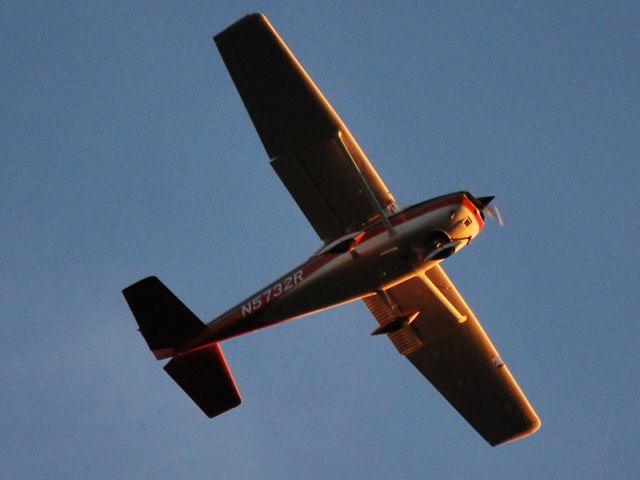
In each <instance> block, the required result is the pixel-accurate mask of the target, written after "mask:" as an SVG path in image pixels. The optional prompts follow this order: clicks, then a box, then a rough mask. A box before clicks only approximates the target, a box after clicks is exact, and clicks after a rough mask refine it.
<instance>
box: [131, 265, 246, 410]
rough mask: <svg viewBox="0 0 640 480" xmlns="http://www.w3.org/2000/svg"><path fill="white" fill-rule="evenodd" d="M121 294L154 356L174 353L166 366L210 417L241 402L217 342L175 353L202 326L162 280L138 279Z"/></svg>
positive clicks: (169, 355)
mask: <svg viewBox="0 0 640 480" xmlns="http://www.w3.org/2000/svg"><path fill="white" fill-rule="evenodd" d="M122 293H123V295H124V298H125V299H126V300H127V303H128V304H129V307H130V308H131V311H132V312H133V316H134V317H135V319H136V321H137V322H138V325H139V327H140V333H142V336H143V337H144V339H145V340H146V342H147V344H148V345H149V348H150V349H151V351H152V352H153V354H154V355H155V356H156V358H157V359H158V360H160V359H163V358H169V357H172V356H173V358H172V359H171V361H170V362H169V363H167V364H166V365H165V366H164V370H165V371H166V372H167V373H168V374H169V375H170V376H171V378H173V380H174V381H175V382H176V383H177V384H178V385H179V386H180V388H182V390H184V392H185V393H186V394H187V395H189V397H191V399H192V400H193V401H194V402H195V403H196V404H197V405H198V406H199V407H200V408H201V409H202V411H203V412H204V413H205V414H206V415H207V416H208V417H210V418H211V417H215V416H216V415H220V414H221V413H224V412H226V411H227V410H230V409H232V408H234V407H237V406H238V405H240V403H241V401H242V400H241V398H240V393H239V392H238V388H237V387H236V384H235V382H234V380H233V375H232V374H231V371H230V370H229V367H228V366H227V362H226V360H225V358H224V354H223V353H222V349H221V348H220V345H219V344H217V343H215V344H212V345H208V346H203V347H199V348H196V349H194V350H191V351H188V352H184V353H180V354H178V355H176V356H174V355H175V354H176V349H177V348H178V347H180V346H181V345H183V344H184V343H185V342H187V341H188V340H190V339H192V338H193V337H195V336H196V335H197V334H199V333H200V332H201V331H202V330H203V329H204V324H203V323H202V322H201V321H200V320H199V319H198V317H196V316H195V315H194V314H193V312H191V310H189V309H188V308H187V307H186V306H185V305H184V304H183V303H182V302H181V301H180V300H178V298H177V297H176V296H175V295H174V294H173V293H171V291H170V290H169V289H168V288H167V287H165V286H164V284H163V283H162V282H161V281H160V280H158V278H156V277H148V278H145V279H143V280H140V281H139V282H137V283H134V284H133V285H131V286H129V287H127V288H125V289H124V290H123V291H122Z"/></svg>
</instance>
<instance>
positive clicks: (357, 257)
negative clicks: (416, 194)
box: [180, 192, 484, 350]
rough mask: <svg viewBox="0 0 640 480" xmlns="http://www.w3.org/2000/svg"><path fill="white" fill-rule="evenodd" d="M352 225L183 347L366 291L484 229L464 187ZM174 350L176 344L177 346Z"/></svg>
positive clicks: (432, 261)
mask: <svg viewBox="0 0 640 480" xmlns="http://www.w3.org/2000/svg"><path fill="white" fill-rule="evenodd" d="M389 220H390V223H391V226H392V229H391V230H390V229H388V228H387V227H385V226H384V225H383V224H382V222H377V223H373V224H371V225H367V226H366V227H363V228H362V229H361V230H355V231H353V232H350V233H348V234H346V235H345V236H343V237H341V238H339V239H337V240H336V241H334V242H332V243H331V244H329V245H326V246H324V247H323V248H321V249H320V250H319V251H318V252H317V253H315V254H314V255H313V256H312V257H311V258H309V260H307V261H306V262H305V263H303V264H302V265H299V266H298V267H296V268H295V269H293V270H291V271H290V272H288V273H287V274H285V275H283V276H282V277H280V278H279V279H278V280H276V281H275V282H273V283H271V284H270V285H268V286H267V287H265V288H263V289H262V290H260V291H258V292H257V293H255V294H254V295H252V296H250V297H248V298H247V299H246V300H244V301H243V302H241V303H240V304H238V305H236V306H235V307H233V308H232V309H230V310H229V311H227V312H226V313H224V314H223V315H221V316H220V317H218V318H216V319H214V320H213V321H211V322H210V323H209V324H207V326H206V329H205V330H204V331H203V332H202V334H201V335H199V336H198V337H197V338H195V339H194V340H193V341H190V342H189V343H188V345H185V347H184V350H189V349H192V348H194V347H196V346H200V345H206V344H209V343H212V342H218V341H221V340H226V339H228V338H231V337H234V336H238V335H242V334H245V333H249V332H251V331H254V330H258V329H261V328H265V327H269V326H272V325H275V324H277V323H281V322H284V321H286V320H291V319H294V318H298V317H301V316H304V315H307V314H310V313H313V312H316V311H319V310H323V309H326V308H330V307H333V306H336V305H340V304H342V303H346V302H350V301H353V300H356V299H360V298H363V297H366V296H369V295H372V294H374V293H375V292H376V291H380V290H384V289H386V288H389V287H391V286H393V285H394V284H397V283H399V282H402V281H403V280H405V279H406V278H408V277H411V276H414V275H416V274H420V273H421V272H424V271H426V270H428V269H430V268H431V267H433V266H434V265H436V264H437V263H439V262H441V261H442V258H441V257H438V258H433V256H430V253H431V252H433V251H434V249H436V248H437V247H438V243H436V242H438V241H439V242H440V243H442V242H444V241H447V240H448V241H449V242H450V245H451V247H450V248H449V250H450V251H448V252H447V256H448V255H450V254H453V253H456V252H458V251H459V250H460V249H462V248H464V247H465V246H466V245H468V244H469V243H470V242H471V240H472V239H473V238H475V237H476V236H477V235H478V234H479V233H480V232H481V231H482V229H483V227H484V218H483V215H482V213H481V211H480V209H479V208H478V206H477V205H476V204H474V201H473V197H472V196H471V195H470V194H467V193H466V192H457V193H452V194H448V195H443V196H441V197H437V198H434V199H431V200H427V201H425V202H422V203H419V204H416V205H413V206H411V207H408V208H406V209H404V210H402V211H400V212H399V213H396V214H394V215H392V216H391V217H390V218H389ZM180 350H182V349H180Z"/></svg>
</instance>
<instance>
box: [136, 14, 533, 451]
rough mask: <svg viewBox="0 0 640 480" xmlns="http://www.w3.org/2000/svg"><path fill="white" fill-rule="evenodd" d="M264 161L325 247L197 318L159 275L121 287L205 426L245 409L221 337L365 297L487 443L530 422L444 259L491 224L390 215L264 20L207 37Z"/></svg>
mask: <svg viewBox="0 0 640 480" xmlns="http://www.w3.org/2000/svg"><path fill="white" fill-rule="evenodd" d="M214 42H215V44H216V46H217V48H218V50H219V52H220V54H221V56H222V59H223V61H224V63H225V65H226V67H227V70H228V71H229V73H230V75H231V78H232V80H233V82H234V84H235V86H236V88H237V90H238V92H239V94H240V97H241V99H242V101H243V103H244V105H245V107H246V109H247V111H248V113H249V115H250V117H251V120H252V121H253V124H254V126H255V128H256V130H257V133H258V135H259V137H260V139H261V141H262V143H263V145H264V148H265V150H266V152H267V155H268V157H269V159H270V163H271V166H272V167H273V169H274V170H275V172H276V174H277V175H278V176H279V177H280V180H282V182H283V183H284V185H285V187H286V188H287V189H288V191H289V192H290V194H291V195H292V196H293V198H294V200H295V201H296V203H297V204H298V206H299V207H300V209H301V210H302V212H303V213H304V215H305V216H306V218H307V220H308V221H309V223H310V224H311V226H312V227H313V228H314V230H315V231H316V233H317V234H318V236H319V237H320V239H321V240H322V242H323V244H322V247H321V248H320V249H319V250H317V251H316V252H315V253H314V254H313V255H312V256H311V257H310V258H309V259H308V260H307V261H306V262H304V263H303V264H302V265H299V266H297V267H296V268H294V269H292V270H291V271H290V272H288V273H286V274H284V275H283V276H281V277H280V278H278V279H277V280H275V281H274V282H272V283H271V284H269V285H267V286H266V287H264V288H263V289H261V290H259V291H258V292H256V293H254V294H253V295H251V296H249V297H248V298H247V299H246V300H244V301H242V302H241V303H239V304H238V305H236V306H235V307H233V308H231V309H230V310H229V311H227V312H226V313H223V314H222V315H220V316H219V317H217V318H215V319H214V320H212V321H211V322H209V323H206V324H205V323H203V322H202V321H201V320H200V319H199V318H198V317H197V316H196V315H194V314H193V313H192V312H191V311H190V310H189V309H188V308H187V307H186V306H185V305H184V304H183V303H182V302H181V301H180V300H179V299H178V298H177V297H176V296H175V295H174V294H173V293H172V292H171V291H170V290H169V289H168V288H167V287H166V286H165V285H164V284H163V283H162V282H161V281H160V280H159V279H158V278H157V277H154V276H151V277H147V278H144V279H142V280H140V281H138V282H136V283H134V284H132V285H131V286H129V287H127V288H125V289H124V290H123V294H124V297H125V299H126V301H127V303H128V305H129V307H130V308H131V310H132V313H133V315H134V317H135V320H136V321H137V323H138V326H139V330H140V332H141V334H142V336H143V337H144V339H145V341H146V342H147V344H148V346H149V348H150V350H151V351H152V352H153V354H154V355H155V357H156V359H158V360H162V359H170V361H169V362H168V363H167V364H166V365H165V366H164V370H165V371H166V372H167V373H168V374H169V375H170V376H171V378H173V380H174V381H175V382H176V383H177V384H178V385H179V386H180V387H181V388H182V389H183V390H184V392H185V393H186V394H187V395H188V396H189V397H190V398H191V399H192V400H193V401H194V402H195V403H196V404H197V405H198V406H199V407H200V409H201V410H202V411H203V412H204V413H205V414H206V415H207V416H208V417H210V418H212V417H215V416H217V415H220V414H222V413H224V412H226V411H228V410H230V409H232V408H235V407H237V406H238V405H240V403H241V397H240V393H239V391H238V388H237V386H236V383H235V380H234V378H233V375H232V373H231V370H230V369H229V367H228V365H227V362H226V359H225V357H224V354H223V352H222V349H221V347H220V343H221V342H223V341H225V340H228V339H230V338H234V337H237V336H240V335H244V334H247V333H250V332H254V331H256V330H260V329H263V328H266V327H271V326H273V325H276V324H279V323H282V322H285V321H288V320H291V319H295V318H299V317H302V316H305V315H308V314H310V313H313V312H317V311H320V310H324V309H327V308H330V307H334V306H337V305H341V304H344V303H347V302H352V301H355V300H362V301H363V302H364V304H365V305H366V307H367V308H368V309H369V310H370V312H371V314H372V315H373V316H374V317H375V319H376V320H377V322H378V326H377V328H375V329H374V330H373V332H372V335H376V336H377V335H386V336H387V337H388V338H389V339H390V340H391V342H392V344H393V346H394V347H395V348H396V349H397V351H398V352H399V353H400V354H401V355H403V356H405V357H406V358H407V359H408V360H409V361H410V362H411V363H412V364H413V365H414V366H415V367H416V368H417V369H418V370H419V371H420V373H422V374H423V375H424V376H425V377H426V378H427V379H428V380H429V381H430V382H431V383H432V384H433V386H434V387H435V388H436V389H437V390H438V391H439V392H440V393H441V394H442V396H443V397H444V398H445V399H446V400H447V401H448V402H449V403H450V404H451V405H452V406H453V407H454V408H455V409H456V410H457V411H458V412H459V413H460V414H461V415H462V416H463V417H464V418H465V419H466V420H467V422H468V423H469V424H470V425H471V426H472V427H473V428H474V429H475V430H476V431H477V432H478V433H479V434H480V435H481V436H482V437H483V438H484V439H485V440H486V441H487V442H488V443H489V444H490V445H492V446H496V445H500V444H503V443H506V442H512V441H514V440H517V439H519V438H522V437H525V436H528V435H531V434H532V433H534V432H535V431H537V430H538V429H539V428H540V425H541V423H540V419H539V418H538V415H537V414H536V412H535V411H534V409H533V408H532V406H531V404H530V403H529V401H528V400H527V398H526V397H525V395H524V394H523V392H522V390H521V389H520V387H519V386H518V384H517V383H516V381H515V379H514V378H513V376H512V374H511V372H510V371H509V369H508V368H507V366H506V365H505V363H504V362H503V361H502V359H501V358H500V355H499V354H498V352H497V350H496V349H495V347H494V346H493V344H492V343H491V341H490V340H489V337H488V336H487V334H486V333H485V332H484V330H483V328H482V326H481V325H480V323H479V322H478V320H477V319H476V317H475V315H474V314H473V312H472V311H471V309H470V308H469V306H468V305H467V304H466V302H465V301H464V299H463V298H462V296H461V295H460V294H459V293H458V290H457V289H456V287H455V286H454V284H453V283H452V282H451V280H450V279H449V277H448V276H447V274H446V273H445V271H444V269H443V268H442V266H441V263H442V262H443V261H444V260H445V259H446V258H448V257H450V256H451V255H454V254H456V253H458V252H459V251H460V250H462V249H463V248H464V247H466V246H467V245H469V244H470V243H471V242H472V241H473V240H474V239H475V238H476V237H477V236H478V235H479V234H480V232H481V231H482V230H483V228H484V225H485V214H486V216H490V217H493V218H496V219H497V220H499V221H501V220H500V217H499V213H498V211H497V209H495V208H494V207H492V205H491V204H490V203H491V201H492V199H493V197H475V196H473V195H472V194H471V193H469V192H467V191H459V192H454V193H450V194H446V195H442V196H439V197H437V198H432V199H430V200H427V201H424V202H421V203H418V204H416V205H412V206H410V207H408V208H404V209H399V208H398V206H397V204H396V201H395V199H394V197H393V196H392V194H391V193H390V192H389V190H388V188H387V187H386V185H385V184H384V182H383V181H382V179H381V178H380V176H379V175H378V173H377V172H376V170H375V169H374V168H373V166H372V164H371V163H370V162H369V160H368V159H367V157H366V156H365V154H364V152H363V151H362V149H361V148H360V146H359V145H358V143H357V142H356V140H355V139H354V137H353V136H352V135H351V133H350V132H349V130H348V129H347V127H346V126H345V124H344V123H343V122H342V120H341V119H340V117H339V116H338V114H337V113H336V112H335V111H334V109H333V108H332V106H331V105H330V104H329V102H328V101H327V100H326V99H325V97H324V96H323V94H322V93H321V92H320V90H319V89H318V88H317V87H316V85H315V84H314V83H313V81H312V79H311V78H310V77H309V75H308V74H307V73H306V72H305V70H304V69H303V67H302V66H301V64H300V63H299V62H298V60H297V59H296V58H295V56H294V55H293V53H291V51H290V50H289V48H288V47H287V45H286V44H285V43H284V41H283V40H282V39H281V38H280V36H279V35H278V33H277V32H276V30H275V29H274V28H273V26H272V25H271V24H270V23H269V21H268V20H267V18H266V17H265V16H264V15H261V14H251V15H247V16H245V17H243V18H241V19H240V20H238V21H237V22H235V23H234V24H232V25H231V26H229V27H228V28H226V29H225V30H223V31H222V32H221V33H219V34H218V35H216V36H215V37H214Z"/></svg>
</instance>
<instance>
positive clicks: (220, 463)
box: [0, 1, 640, 480]
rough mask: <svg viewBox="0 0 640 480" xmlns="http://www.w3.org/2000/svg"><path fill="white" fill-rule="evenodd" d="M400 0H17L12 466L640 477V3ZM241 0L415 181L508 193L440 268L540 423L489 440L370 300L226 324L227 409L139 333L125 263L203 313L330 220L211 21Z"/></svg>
mask: <svg viewBox="0 0 640 480" xmlns="http://www.w3.org/2000/svg"><path fill="white" fill-rule="evenodd" d="M391 3H392V2H371V3H369V2H324V3H322V4H321V2H309V1H307V2H304V1H303V2H300V1H295V2H294V1H291V2H265V1H256V2H244V1H233V2H216V1H209V2H193V3H187V2H55V1H53V2H2V3H1V4H0V5H1V7H0V36H1V41H0V61H1V63H0V64H1V68H0V112H1V115H0V222H1V223H0V227H1V228H0V309H1V310H0V312H1V317H0V381H1V385H2V387H1V388H0V477H1V478H3V479H27V478H28V479H42V478H92V479H113V478H153V479H154V480H159V479H176V478H183V479H205V478H206V479H211V478H251V479H271V478H283V479H300V478H314V479H315V478H318V479H320V478H322V479H325V478H363V479H365V478H366V479H370V478H403V479H404V478H406V479H409V478H474V479H485V478H492V479H494V478H498V479H500V478H521V479H540V478H562V479H565V478H569V479H573V478H575V479H602V478H638V477H640V466H639V462H638V457H637V455H638V451H640V440H639V438H640V436H639V434H638V432H639V431H640V418H639V417H640V415H639V413H638V411H640V408H639V407H640V375H639V374H638V364H639V363H640V354H639V351H640V348H639V347H640V336H639V334H638V317H639V314H640V300H639V298H640V294H639V293H640V292H639V291H638V285H639V280H640V278H639V270H640V267H639V265H640V255H639V253H638V252H639V248H640V247H639V246H638V238H639V237H640V222H639V220H638V209H637V207H636V203H637V194H635V190H636V189H637V188H638V185H639V184H640V167H639V166H638V158H639V154H640V114H639V112H640V7H639V6H638V3H637V2H612V1H607V2H604V1H603V2H583V1H581V2H535V4H530V3H529V2H499V3H494V2H490V3H489V2H487V3H484V4H482V5H481V4H480V2H406V3H402V4H400V6H396V7H393V6H391ZM394 3H395V2H394ZM532 3H533V2H532ZM558 3H561V5H558ZM252 11H262V12H264V13H265V14H266V15H267V16H268V17H269V19H270V20H271V22H272V23H273V24H274V26H275V27H276V28H277V29H278V30H279V32H280V34H281V35H282V36H283V38H284V39H285V41H286V42H287V43H288V44H289V46H290V47H291V49H292V50H293V51H294V52H295V53H296V55H297V56H298V58H299V59H300V61H301V62H302V64H303V65H304V66H305V67H306V68H307V70H308V72H309V73H310V74H311V76H312V77H313V78H314V79H315V81H316V83H317V84H318V86H319V87H320V88H321V89H322V90H323V91H324V93H325V95H326V96H327V98H328V99H329V101H330V102H331V103H332V104H333V105H334V107H335V109H336V110H337V112H338V113H339V114H340V115H341V116H342V118H343V119H344V120H345V122H346V123H347V125H349V127H350V130H351V131H352V133H353V134H354V136H355V137H356V138H357V139H358V141H359V143H360V145H361V146H362V147H363V149H364V151H365V152H366V153H367V154H368V156H369V158H370V160H371V162H372V163H373V165H374V166H375V167H376V168H377V170H378V171H379V173H380V174H381V176H382V178H383V179H384V180H385V181H386V183H387V185H388V186H389V188H390V189H391V191H392V192H393V194H394V195H395V196H396V198H397V199H398V200H399V202H400V203H401V204H402V205H409V204H411V203H414V202H417V201H420V200H423V199H426V198H429V197H432V196H435V195H439V194H442V193H447V192H450V191H454V190H459V189H462V188H467V189H469V190H471V191H472V192H474V193H476V194H478V195H490V194H493V195H496V203H497V204H498V205H499V206H500V208H501V211H502V214H503V216H504V217H505V222H506V225H505V226H504V227H503V228H500V227H498V226H497V225H495V224H489V225H488V227H487V228H486V229H485V231H484V233H483V234H482V236H481V237H480V238H478V240H477V241H476V242H475V243H474V245H473V246H472V247H471V248H468V249H466V250H464V251H463V252H462V253H461V254H460V255H457V256H456V257H454V258H451V259H449V260H447V261H446V262H445V268H446V269H447V271H448V272H449V274H450V276H451V277H452V279H453V280H454V282H455V283H456V285H457V286H458V288H459V290H460V291H461V293H462V294H463V295H464V296H465V298H466V299H467V301H468V303H469V304H470V306H471V307H472V308H473V309H474V311H475V312H476V314H477V316H478V318H479V319H480V321H481V322H482V323H483V325H484V326H485V328H486V330H487V332H488V333H489V335H490V336H491V338H492V339H493V341H494V343H495V344H496V346H497V347H498V349H499V350H500V352H501V354H502V357H503V359H504V360H505V362H507V363H508V364H509V366H510V368H511V370H512V372H513V373H514V375H515V376H516V378H517V379H518V381H519V383H520V384H521V386H522V388H523V390H524V391H525V393H526V394H527V396H528V397H529V399H530V400H531V402H532V404H533V405H534V406H535V408H536V409H537V411H538V413H539V414H540V417H541V419H542V422H543V426H542V429H541V430H540V431H539V432H538V433H537V434H536V435H534V436H533V437H531V438H529V439H526V440H523V441H520V442H517V443H515V444H511V445H507V446H503V447H499V448H497V449H492V448H490V447H489V446H488V445H487V444H485V442H484V441H483V440H482V439H481V438H480V437H479V436H478V435H477V434H476V433H475V432H474V431H473V430H472V429H471V428H470V427H469V426H468V425H467V424H466V422H465V421H464V420H463V419H462V418H461V417H460V416H459V415H458V414H457V413H456V412H455V411H454V410H453V409H452V408H451V407H450V406H449V405H448V404H447V403H446V402H445V401H444V400H443V399H442V398H441V397H440V396H439V395H438V393H437V392H436V391H435V389H433V387H431V385H430V384H429V383H428V382H427V381H426V380H425V379H424V378H423V377H422V376H421V375H420V374H419V373H418V372H417V371H416V370H415V369H414V368H413V367H412V366H411V365H410V364H409V363H408V362H407V361H406V360H405V359H404V358H402V357H401V356H400V355H398V354H397V353H396V351H395V350H394V348H393V347H392V345H391V344H390V342H388V341H387V340H386V339H385V338H380V337H376V338H373V337H371V336H370V335H369V334H370V332H371V331H372V330H373V328H375V326H376V322H375V320H374V319H373V317H371V315H370V314H369V313H368V311H367V310H366V309H365V307H364V306H363V305H362V304H361V303H354V304H350V305H347V306H344V307H340V308H339V309H336V310H332V311H328V312H324V313H321V314H317V315H315V316H313V317H308V318H305V319H301V320H298V321H296V322H291V323H288V324H286V325H283V326H280V327H277V328H274V329H270V330H266V331H262V332H258V333H255V334H253V335H250V336H247V337H243V338H239V339H236V340H232V341H230V342H227V343H225V344H224V345H223V348H224V350H225V353H226V355H227V359H228V361H229V363H230V366H231V368H232V370H233V373H234V375H235V377H236V380H237V382H238V385H239V388H240V390H241V392H242V395H243V398H244V404H243V405H242V406H241V407H240V408H238V409H235V410H233V411H231V412H229V413H227V414H225V415H223V416H222V417H220V418H217V419H215V420H213V421H211V420H208V419H206V417H205V416H204V415H203V414H202V413H201V412H200V411H199V410H198V409H197V407H195V405H193V404H192V403H191V401H190V400H189V399H188V398H187V397H186V396H185V395H184V393H183V392H182V391H181V390H180V389H179V388H178V387H177V386H176V385H175V384H174V383H173V381H172V380H171V379H170V378H169V377H168V376H167V375H166V374H165V373H164V372H163V371H162V368H161V366H162V364H161V363H160V362H156V361H155V360H154V358H153V356H152V354H151V353H150V352H149V351H148V350H147V348H146V345H145V343H144V341H143V339H142V337H141V336H140V335H139V334H138V332H137V331H136V325H135V323H134V321H133V318H132V316H131V313H130V311H129V309H128V308H127V306H126V304H125V302H124V299H123V297H122V295H121V293H120V291H121V289H122V288H124V287H125V286H127V285H129V284H130V283H132V282H134V281H136V280H138V279H140V278H142V277H144V276H147V275H150V274H155V275H158V276H159V277H160V278H161V279H162V280H163V281H164V282H165V283H166V284H167V285H168V286H169V287H170V288H172V289H173V291H174V292H175V293H176V294H177V295H178V296H179V297H181V298H182V299H183V301H184V302H185V303H186V304H187V305H189V306H190V307H191V308H192V310H193V311H194V312H195V313H196V314H198V315H199V316H200V317H201V318H203V319H204V320H207V321H208V320H210V319H212V318H213V317H215V316H216V315H218V314H219V313H221V312H223V311H224V310H226V309H227V308H228V307H230V306H231V305H232V304H235V303H236V302H238V301H240V300H242V299H243V298H245V297H246V296H248V295H249V294H251V293H253V292H254V291H256V290H257V289H259V288H260V287H262V286H263V285H265V284H266V283H268V282H269V281H271V280H272V279H273V278H275V277H277V276H278V275H280V274H282V273H284V272H285V271H286V270H288V269H289V268H290V267H292V266H294V264H297V263H299V262H301V261H303V260H304V259H306V258H307V257H308V256H309V255H310V254H311V253H312V252H313V251H314V250H315V249H316V248H318V247H319V241H318V239H317V237H316V236H315V233H314V232H313V230H312V229H311V227H310V226H309V225H308V224H307V223H306V221H305V218H304V217H303V215H302V214H301V213H300V212H299V211H298V209H297V207H296V205H295V203H294V202H293V200H292V199H291V198H290V197H289V195H288V193H287V191H286V190H285V188H284V187H283V186H282V185H281V184H280V181H279V179H278V177H277V176H276V175H275V173H274V172H272V171H271V169H270V167H269V164H268V161H267V157H266V155H265V152H264V150H263V148H262V145H261V144H260V142H259V139H258V136H257V135H256V133H255V132H254V130H253V127H252V125H251V122H250V120H249V117H248V115H247V114H246V112H245V111H244V108H243V106H242V103H241V101H240V98H239V97H238V95H237V93H236V91H235V88H234V87H233V84H232V82H231V80H230V78H229V76H228V74H227V72H226V70H225V67H224V65H223V63H222V60H221V59H220V57H219V55H218V53H217V50H216V49H215V47H214V45H213V42H212V40H211V37H212V36H213V35H214V34H215V33H217V32H219V31H220V30H222V29H223V28H224V27H226V26H227V25H228V24H230V23H232V22H233V21H235V20H236V19H238V18H239V17H241V16H242V15H244V14H245V13H248V12H252Z"/></svg>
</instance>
